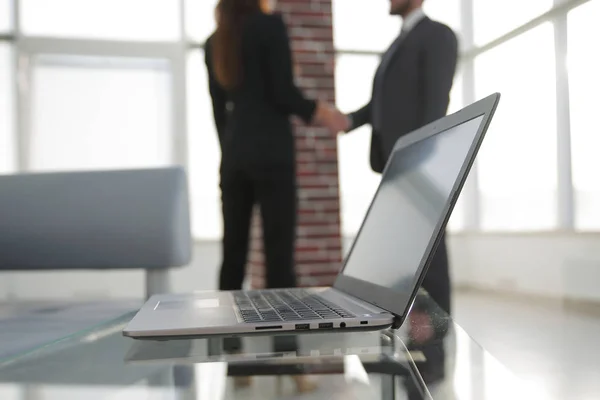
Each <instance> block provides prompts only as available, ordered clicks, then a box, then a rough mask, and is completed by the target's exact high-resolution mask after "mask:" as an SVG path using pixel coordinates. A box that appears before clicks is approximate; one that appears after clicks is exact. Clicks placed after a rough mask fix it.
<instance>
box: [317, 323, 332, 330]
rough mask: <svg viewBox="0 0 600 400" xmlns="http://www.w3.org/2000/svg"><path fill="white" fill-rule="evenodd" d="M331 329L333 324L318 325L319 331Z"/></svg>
mask: <svg viewBox="0 0 600 400" xmlns="http://www.w3.org/2000/svg"><path fill="white" fill-rule="evenodd" d="M328 328H333V322H322V323H320V324H319V329H328Z"/></svg>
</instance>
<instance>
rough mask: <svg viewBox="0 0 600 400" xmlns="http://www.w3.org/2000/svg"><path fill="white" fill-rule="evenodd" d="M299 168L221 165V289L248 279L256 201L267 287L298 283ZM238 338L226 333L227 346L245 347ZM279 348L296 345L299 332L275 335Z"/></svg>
mask: <svg viewBox="0 0 600 400" xmlns="http://www.w3.org/2000/svg"><path fill="white" fill-rule="evenodd" d="M296 192H297V188H296V171H295V169H294V167H293V166H274V167H273V166H272V167H269V166H260V167H245V168H244V167H241V166H227V165H223V166H222V167H221V201H222V207H223V264H222V265H221V273H220V277H219V289H221V290H239V289H241V288H242V283H243V282H244V275H245V272H246V271H245V267H246V262H247V259H248V249H249V244H250V223H251V218H252V209H253V207H254V205H255V204H258V205H259V207H260V214H261V218H262V231H263V244H264V253H265V269H266V286H267V288H288V287H294V286H296V274H295V272H294V248H295V246H294V244H295V237H296V208H297V197H296ZM241 346H242V344H241V341H240V339H239V338H226V339H225V340H224V341H223V347H224V350H225V351H226V352H235V351H240V350H241ZM273 347H274V349H273V350H274V351H275V352H288V351H295V350H296V348H297V344H296V340H295V337H294V336H275V337H274V338H273Z"/></svg>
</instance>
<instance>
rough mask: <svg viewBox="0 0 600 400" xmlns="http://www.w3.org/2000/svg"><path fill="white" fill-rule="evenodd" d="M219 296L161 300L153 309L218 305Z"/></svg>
mask: <svg viewBox="0 0 600 400" xmlns="http://www.w3.org/2000/svg"><path fill="white" fill-rule="evenodd" d="M220 305H221V304H220V301H219V298H217V297H214V298H208V299H186V300H161V301H159V302H158V304H157V305H156V308H155V310H192V309H202V308H215V307H219V306H220Z"/></svg>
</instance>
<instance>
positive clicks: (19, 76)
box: [0, 0, 592, 239]
mask: <svg viewBox="0 0 600 400" xmlns="http://www.w3.org/2000/svg"><path fill="white" fill-rule="evenodd" d="M178 1H179V3H180V4H179V10H180V15H179V19H180V21H179V22H180V24H179V26H180V29H181V34H180V35H179V37H180V39H179V40H178V41H172V42H140V41H118V40H96V39H77V38H70V39H64V38H55V37H44V38H37V37H28V36H24V35H23V34H22V32H21V29H20V14H19V11H20V10H19V9H20V0H13V7H12V12H13V14H12V31H11V32H7V33H4V32H3V33H0V41H3V42H9V43H10V44H12V49H13V51H12V55H13V59H12V64H13V71H12V75H13V80H14V84H13V87H14V90H13V96H14V99H13V100H14V102H13V103H14V107H13V108H14V117H15V118H14V125H15V126H14V135H15V143H16V154H15V156H16V157H15V159H16V164H17V165H16V171H17V172H24V171H27V169H28V164H29V163H28V154H27V152H28V146H27V141H28V137H29V134H30V131H29V117H30V115H28V107H27V104H28V101H29V92H28V87H27V86H28V83H29V82H30V78H31V77H29V76H27V73H26V72H27V71H28V70H29V68H28V67H27V64H28V61H29V57H31V55H32V54H37V53H44V54H47V53H53V52H55V53H61V54H65V55H92V56H107V57H120V56H126V57H132V56H135V57H140V58H144V57H147V58H153V59H156V58H164V59H167V60H169V62H170V63H171V66H172V71H173V75H172V82H171V87H172V95H171V99H172V100H171V101H172V110H173V115H172V121H173V122H172V124H173V126H172V132H173V137H172V146H171V147H172V149H173V150H172V161H173V162H174V163H177V164H180V165H182V166H184V167H186V168H187V166H188V161H187V159H188V153H187V135H188V127H187V120H188V119H187V110H186V109H187V107H186V105H187V94H186V87H187V68H186V60H187V56H188V53H189V52H190V51H193V50H194V49H198V48H203V43H200V42H198V41H194V40H192V39H190V38H189V37H188V35H187V30H186V18H185V11H186V1H185V0H178ZM337 1H340V0H337ZM341 1H343V0H341ZM457 1H459V2H460V3H459V7H460V18H461V32H460V33H461V38H462V40H461V51H460V61H459V62H460V66H461V68H462V78H463V79H462V95H463V102H464V104H470V103H472V102H474V101H475V100H476V98H475V77H474V60H475V58H476V57H477V56H479V55H481V54H483V53H485V52H487V51H489V50H491V49H493V48H495V47H497V46H499V45H501V44H503V43H505V42H507V41H510V40H511V39H513V38H515V37H517V36H519V35H521V34H523V33H525V32H527V31H529V30H531V29H533V28H535V27H537V26H539V25H541V24H543V23H545V22H548V21H550V22H551V23H552V25H553V28H554V32H555V43H554V44H555V65H554V68H555V69H556V77H557V81H556V85H557V86H556V91H557V102H556V109H557V116H556V118H557V135H558V137H557V140H558V145H557V154H556V157H557V171H556V173H557V178H558V193H557V195H558V206H557V210H556V212H557V215H558V227H557V228H556V230H558V231H574V230H575V226H574V221H575V205H574V189H573V179H572V155H571V126H570V109H569V107H570V101H569V100H570V99H569V78H568V71H567V65H566V63H565V59H566V54H567V50H568V29H567V16H568V13H569V12H570V11H571V10H572V9H574V8H576V7H579V6H581V5H583V4H585V3H587V2H588V1H592V0H554V5H553V7H552V8H551V9H550V10H549V11H547V12H546V13H544V14H542V15H539V16H538V17H536V18H534V19H532V20H530V21H528V22H526V23H524V24H522V25H521V26H518V27H516V28H515V29H513V30H511V31H509V32H507V33H505V34H504V35H502V36H500V37H498V38H496V39H493V40H491V41H490V42H488V43H485V44H483V45H481V46H476V45H475V42H474V24H473V0H457ZM336 54H337V55H344V54H354V55H370V56H373V55H376V56H379V55H381V53H380V52H377V51H360V50H352V49H343V50H342V49H337V48H336ZM471 176H473V177H475V179H470V180H469V181H468V184H467V185H465V187H464V189H463V195H462V196H463V198H464V202H465V212H464V218H465V220H464V221H463V224H462V225H463V227H464V228H463V229H462V230H461V231H460V232H463V233H469V232H478V233H481V232H482V230H481V216H480V209H481V207H480V201H481V200H480V197H479V190H478V182H477V179H476V176H477V164H475V165H474V166H473V171H472V173H471ZM487 232H490V231H487ZM490 233H494V234H497V233H502V232H497V231H495V232H490ZM215 239H217V238H215Z"/></svg>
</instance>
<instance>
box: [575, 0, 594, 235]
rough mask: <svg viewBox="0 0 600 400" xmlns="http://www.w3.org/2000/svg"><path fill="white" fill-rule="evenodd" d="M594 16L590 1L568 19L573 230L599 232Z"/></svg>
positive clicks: (592, 2)
mask: <svg viewBox="0 0 600 400" xmlns="http://www.w3.org/2000/svg"><path fill="white" fill-rule="evenodd" d="M598 15H600V3H599V2H598V1H590V2H588V3H586V4H584V5H582V6H580V7H578V8H576V9H574V10H573V11H571V12H570V13H569V17H568V30H569V32H568V35H569V43H568V46H569V50H568V68H569V83H570V101H571V107H570V109H571V140H572V159H573V187H574V195H575V227H576V228H577V229H581V230H599V229H600V206H599V205H600V183H599V182H600V180H599V179H598V171H599V170H600V160H599V159H598V149H599V148H600V137H599V136H598V125H597V124H598V123H597V117H596V116H597V113H598V109H599V106H600V102H598V93H599V92H600V77H599V76H598V71H600V58H599V57H598V55H597V52H595V51H591V48H590V40H591V38H597V37H600V26H598V22H597V16H598Z"/></svg>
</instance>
